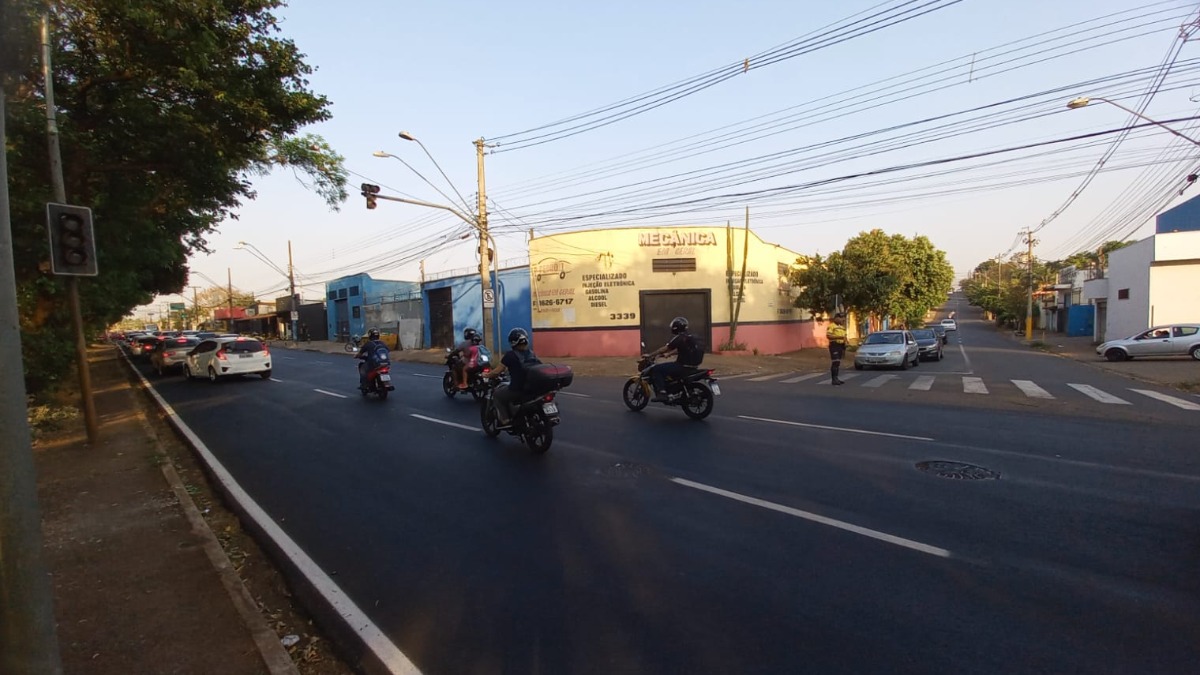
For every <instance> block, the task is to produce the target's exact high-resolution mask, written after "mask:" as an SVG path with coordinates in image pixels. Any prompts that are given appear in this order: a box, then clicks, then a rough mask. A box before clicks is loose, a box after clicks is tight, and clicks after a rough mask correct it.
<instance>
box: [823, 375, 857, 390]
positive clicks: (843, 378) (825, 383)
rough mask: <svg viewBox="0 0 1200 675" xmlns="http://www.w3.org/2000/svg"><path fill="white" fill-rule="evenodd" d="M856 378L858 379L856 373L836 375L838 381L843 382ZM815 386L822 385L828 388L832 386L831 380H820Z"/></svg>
mask: <svg viewBox="0 0 1200 675" xmlns="http://www.w3.org/2000/svg"><path fill="white" fill-rule="evenodd" d="M856 377H858V373H846V374H845V375H838V379H839V380H843V381H845V380H852V379H854V378H856ZM817 384H819V385H824V386H826V387H828V386H829V385H831V384H833V378H832V377H831V378H830V379H828V380H821V381H820V382H818V383H817Z"/></svg>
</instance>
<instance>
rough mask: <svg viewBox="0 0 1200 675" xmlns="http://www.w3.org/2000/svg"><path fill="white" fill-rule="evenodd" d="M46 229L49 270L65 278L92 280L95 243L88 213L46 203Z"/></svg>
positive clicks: (90, 212) (79, 209)
mask: <svg viewBox="0 0 1200 675" xmlns="http://www.w3.org/2000/svg"><path fill="white" fill-rule="evenodd" d="M46 229H47V230H48V231H49V234H50V271H51V272H52V273H54V274H60V275H67V276H81V277H93V276H96V274H97V273H98V272H99V270H98V268H97V265H96V242H95V239H94V237H93V231H92V210H91V209H89V208H87V207H84V206H71V205H69V204H54V203H50V204H46Z"/></svg>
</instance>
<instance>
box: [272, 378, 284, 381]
mask: <svg viewBox="0 0 1200 675" xmlns="http://www.w3.org/2000/svg"><path fill="white" fill-rule="evenodd" d="M271 381H272V382H283V380H280V379H277V378H274V377H272V378H271Z"/></svg>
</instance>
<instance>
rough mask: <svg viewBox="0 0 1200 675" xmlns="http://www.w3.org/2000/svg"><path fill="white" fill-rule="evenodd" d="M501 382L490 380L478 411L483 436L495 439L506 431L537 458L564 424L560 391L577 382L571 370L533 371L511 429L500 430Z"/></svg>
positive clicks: (548, 368)
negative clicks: (497, 395)
mask: <svg viewBox="0 0 1200 675" xmlns="http://www.w3.org/2000/svg"><path fill="white" fill-rule="evenodd" d="M502 379H503V378H498V379H488V380H487V383H488V387H487V391H486V393H485V394H484V399H483V405H482V406H480V409H479V411H480V412H479V415H480V421H481V422H482V424H483V433H485V434H487V435H488V436H489V437H491V438H495V437H496V436H499V435H500V432H501V431H507V432H508V433H510V434H512V435H513V436H516V437H518V438H520V439H521V440H523V441H525V445H528V446H529V449H530V450H532V451H534V452H536V453H538V454H541V453H543V452H546V451H547V450H549V449H550V444H551V443H553V442H554V427H556V426H558V424H559V422H560V421H561V419H560V418H559V415H558V404H557V403H556V402H555V401H554V397H555V395H556V394H557V393H558V390H559V389H562V388H564V387H568V386H570V384H571V381H572V380H573V379H574V375H573V373H572V372H571V369H570V367H568V366H550V365H539V366H533V367H531V368H530V369H529V372H528V373H527V374H526V376H525V384H526V388H527V389H528V391H527V392H526V393H525V394H524V395H523V396H522V397H521V398H520V399H517V400H515V401H513V403H512V406H513V408H514V410H513V411H512V417H511V419H510V421H509V424H508V426H504V427H502V426H500V417H499V412H498V411H497V410H496V401H495V392H496V388H497V387H499V386H500V384H501V380H502Z"/></svg>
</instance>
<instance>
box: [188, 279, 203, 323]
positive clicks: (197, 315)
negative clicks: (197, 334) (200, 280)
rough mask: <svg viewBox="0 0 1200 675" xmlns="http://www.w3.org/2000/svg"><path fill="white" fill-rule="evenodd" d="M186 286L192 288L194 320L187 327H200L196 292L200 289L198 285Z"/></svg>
mask: <svg viewBox="0 0 1200 675" xmlns="http://www.w3.org/2000/svg"><path fill="white" fill-rule="evenodd" d="M188 288H190V289H192V321H193V322H194V323H193V325H191V326H188V328H189V329H192V328H195V329H199V328H200V296H199V294H198V291H199V290H200V287H199V286H189V287H188Z"/></svg>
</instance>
